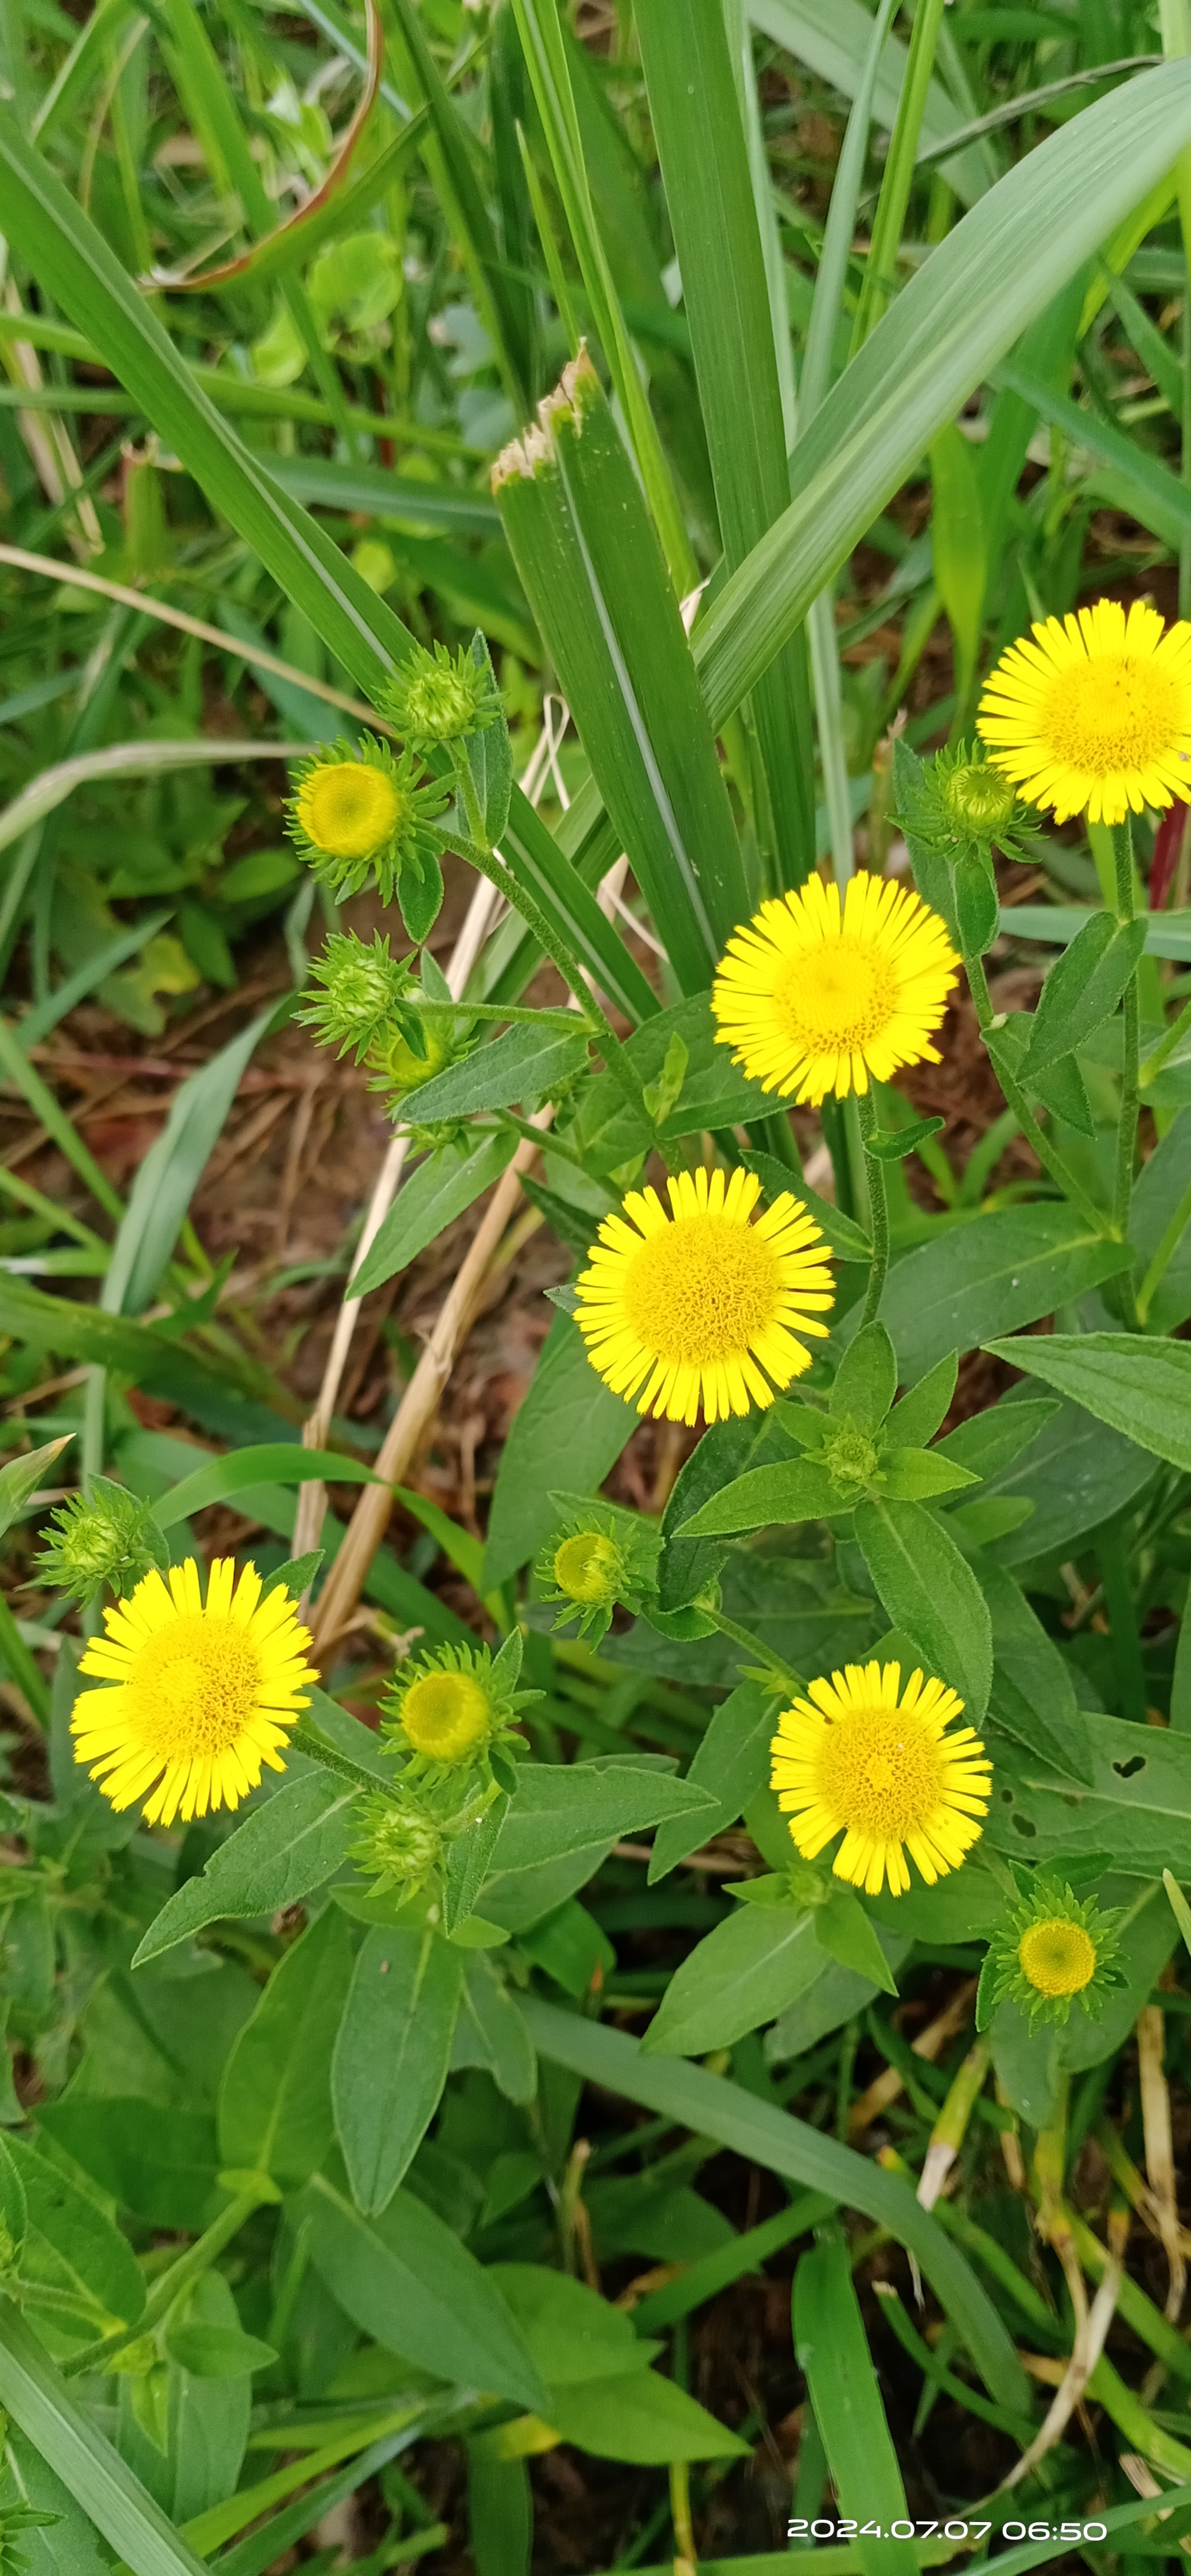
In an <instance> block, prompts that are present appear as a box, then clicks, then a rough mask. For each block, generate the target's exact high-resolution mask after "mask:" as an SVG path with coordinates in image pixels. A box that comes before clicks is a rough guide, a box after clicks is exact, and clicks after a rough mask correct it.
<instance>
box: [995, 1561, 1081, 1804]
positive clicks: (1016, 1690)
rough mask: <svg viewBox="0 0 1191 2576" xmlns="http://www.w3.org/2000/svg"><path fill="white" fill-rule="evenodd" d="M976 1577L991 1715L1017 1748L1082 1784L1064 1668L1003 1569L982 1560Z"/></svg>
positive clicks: (1070, 1687) (1074, 1712) (1077, 1730)
mask: <svg viewBox="0 0 1191 2576" xmlns="http://www.w3.org/2000/svg"><path fill="white" fill-rule="evenodd" d="M976 1574H977V1580H978V1582H979V1585H980V1589H981V1591H982V1592H983V1594H984V1598H985V1600H986V1601H987V1603H988V1611H989V1617H990V1619H991V1621H992V1641H993V1679H992V1690H991V1692H990V1694H989V1710H990V1714H991V1715H992V1716H993V1717H995V1718H996V1720H997V1722H998V1724H999V1725H1001V1726H1004V1727H1006V1728H1007V1729H1008V1731H1009V1733H1010V1734H1011V1735H1013V1736H1014V1737H1016V1739H1017V1742H1018V1743H1019V1744H1024V1745H1025V1746H1026V1747H1027V1749H1028V1750H1029V1751H1030V1752H1033V1753H1040V1754H1041V1755H1042V1756H1043V1759H1044V1760H1045V1761H1047V1762H1050V1763H1053V1765H1054V1768H1055V1769H1056V1771H1062V1772H1065V1773H1066V1774H1067V1775H1068V1777H1069V1778H1071V1779H1074V1780H1079V1781H1081V1782H1083V1783H1084V1784H1085V1785H1086V1783H1087V1782H1088V1781H1089V1780H1090V1778H1091V1772H1090V1770H1089V1757H1088V1751H1087V1744H1086V1741H1085V1733H1084V1728H1083V1724H1082V1721H1081V1718H1080V1714H1079V1709H1078V1707H1077V1704H1076V1698H1075V1685H1074V1683H1073V1681H1072V1678H1071V1673H1070V1669H1069V1667H1068V1665H1067V1664H1066V1663H1065V1662H1064V1660H1063V1657H1062V1655H1061V1654H1060V1653H1059V1649H1058V1647H1057V1646H1056V1645H1055V1643H1054V1640H1053V1638H1051V1637H1048V1635H1047V1633H1046V1630H1045V1628H1044V1627H1043V1625H1042V1622H1041V1620H1040V1619H1039V1618H1037V1617H1036V1616H1035V1613H1034V1612H1033V1611H1032V1610H1031V1608H1030V1605H1029V1602H1028V1601H1027V1600H1026V1597H1025V1594H1024V1593H1023V1592H1022V1591H1021V1590H1020V1589H1019V1587H1018V1585H1017V1584H1016V1583H1015V1582H1014V1581H1013V1579H1012V1577H1011V1576H1010V1575H1008V1574H1006V1573H1005V1571H1004V1569H1003V1567H1001V1566H999V1565H994V1564H992V1563H991V1562H990V1561H989V1559H988V1558H987V1557H986V1558H984V1559H983V1560H982V1561H981V1560H978V1561H977V1566H976ZM1054 1719H1057V1720H1058V1721H1059V1724H1058V1725H1055V1724H1053V1723H1052V1720H1054Z"/></svg>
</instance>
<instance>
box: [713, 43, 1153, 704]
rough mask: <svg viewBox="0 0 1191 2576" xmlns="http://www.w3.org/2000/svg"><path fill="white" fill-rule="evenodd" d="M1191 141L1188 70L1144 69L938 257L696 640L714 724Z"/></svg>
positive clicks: (835, 393) (1006, 185) (813, 440)
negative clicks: (1015, 347)
mask: <svg viewBox="0 0 1191 2576" xmlns="http://www.w3.org/2000/svg"><path fill="white" fill-rule="evenodd" d="M1189 136H1191V63H1187V64H1184V63H1182V62H1179V63H1168V64H1164V65H1163V66H1162V68H1161V69H1160V70H1157V71H1153V72H1146V73H1143V74H1142V76H1141V77H1140V79H1138V80H1136V81H1134V82H1133V83H1131V85H1130V87H1129V88H1128V89H1127V90H1126V91H1120V90H1116V91H1113V92H1112V94H1111V95H1110V96H1109V97H1107V98H1105V99H1102V100H1100V101H1099V102H1098V103H1097V104H1096V105H1095V106H1094V107H1089V108H1088V109H1087V110H1086V111H1085V112H1084V113H1083V114H1082V115H1080V116H1078V117H1076V118H1075V119H1074V120H1073V122H1072V123H1071V124H1070V125H1067V126H1065V127H1064V128H1063V129H1062V131H1061V132H1059V133H1058V134H1055V135H1052V136H1051V137H1050V138H1049V140H1048V141H1047V142H1045V143H1042V144H1040V145H1039V146H1038V149H1037V150H1036V151H1034V152H1031V153H1029V154H1028V155H1027V157H1026V159H1025V160H1024V161H1021V162H1019V163H1018V165H1017V167H1016V168H1015V169H1013V170H1011V171H1010V172H1009V174H1008V176H1007V177H1006V178H1004V179H1002V180H1000V181H999V182H998V185H997V186H996V187H995V188H994V189H992V190H991V191H990V193H989V195H988V196H987V197H985V198H983V199H982V200H981V202H980V204H979V205H978V206H976V207H974V208H973V210H972V212H971V213H970V214H968V215H965V217H964V219H963V221H962V223H960V224H957V225H956V227H955V230H954V231H953V232H951V233H949V234H948V236H947V238H946V240H945V241H944V242H942V243H940V245H939V247H938V249H937V250H936V251H934V252H932V254H931V257H930V259H929V260H928V261H927V262H926V265H925V266H924V267H923V268H922V269H920V270H919V272H918V275H917V276H916V277H915V278H914V279H913V280H912V281H911V283H910V285H909V286H908V287H907V288H906V289H905V292H904V294H902V295H901V296H899V298H898V301H897V303H896V304H895V305H894V306H893V308H892V310H891V311H890V312H889V313H887V314H886V315H885V317H884V320H883V321H882V322H880V323H879V324H878V326H877V328H876V330H875V331H874V332H873V333H872V334H871V336H870V338H869V339H868V340H867V341H866V342H865V345H864V348H863V349H862V350H861V351H860V353H859V355H858V356H857V357H856V358H854V359H853V361H852V363H851V365H850V366H848V367H846V368H845V370H844V373H843V375H842V376H841V377H840V380H839V382H838V384H837V385H836V386H835V387H834V388H833V390H832V392H831V393H830V394H829V395H828V397H827V399H826V401H825V402H824V404H823V405H822V407H821V409H820V410H819V412H818V413H817V414H816V416H815V419H814V420H813V421H812V422H811V424H810V427H809V429H808V431H807V433H806V437H805V438H804V439H803V440H801V441H800V443H799V447H798V449H797V451H796V470H797V474H798V484H799V489H798V493H797V497H796V498H795V500H794V501H793V502H792V503H791V506H790V508H789V509H788V510H787V511H786V513H785V515H784V517H783V518H782V519H780V520H779V521H778V522H777V525H776V526H775V527H773V528H771V529H770V531H769V533H768V535H767V536H766V537H764V538H763V539H762V541H761V543H760V545H758V546H756V547H754V549H753V552H752V554H751V555H750V556H749V558H748V561H747V563H744V564H742V565H741V566H740V568H739V570H738V571H736V572H735V573H733V574H732V575H731V576H730V578H729V580H728V581H727V582H726V583H725V585H724V588H723V590H722V591H721V593H720V595H719V597H718V599H717V601H716V603H715V606H714V607H713V608H712V609H711V611H710V612H709V614H708V616H707V619H706V621H705V622H704V624H703V625H702V626H701V627H700V628H699V629H698V630H697V634H696V642H695V656H696V660H697V661H698V663H699V667H700V671H701V673H702V676H703V682H704V688H705V691H706V695H707V700H708V704H709V707H710V710H711V715H712V721H713V723H716V724H718V723H721V722H722V721H723V719H724V717H725V716H726V715H728V714H729V713H730V712H731V711H732V709H733V708H734V707H737V706H739V704H740V701H741V699H742V698H743V697H745V696H746V695H747V694H748V692H749V690H751V689H752V688H754V687H755V686H756V683H757V679H758V678H759V676H760V674H761V672H762V671H763V670H765V669H766V667H767V665H768V663H769V662H770V660H771V659H772V658H773V656H774V655H775V654H777V653H778V652H780V650H781V648H782V645H783V644H784V643H785V642H786V639H787V637H788V636H789V635H791V634H792V633H793V631H794V629H795V628H796V626H798V624H799V623H800V622H801V620H802V618H803V617H804V616H805V615H806V611H807V608H808V606H809V603H810V601H811V599H813V598H814V596H815V594H816V592H817V591H819V590H822V589H823V588H825V586H826V584H827V582H828V581H829V580H830V579H831V577H832V575H833V574H834V573H835V572H836V571H837V570H838V568H839V566H840V564H841V563H842V562H843V561H844V560H845V558H846V556H847V554H848V552H849V550H850V548H851V547H852V546H853V545H854V544H855V543H856V541H857V539H858V538H859V537H860V536H862V535H863V533H864V531H865V529H866V528H867V527H869V526H870V525H871V524H872V521H873V519H874V517H875V516H876V514H877V512H878V511H879V510H880V509H882V508H883V507H884V505H885V503H886V501H887V500H889V498H890V497H891V495H892V494H893V492H894V491H896V489H897V487H898V485H899V483H900V482H901V481H902V480H903V479H904V477H905V475H906V474H907V473H908V472H909V471H910V469H911V467H912V466H913V465H914V464H915V463H916V461H917V459H918V458H919V457H920V456H921V455H922V453H923V451H924V449H925V448H926V447H928V446H929V444H930V441H931V439H932V438H933V437H934V436H935V433H936V431H937V430H939V429H941V428H942V427H943V425H944V423H945V422H947V421H949V420H951V419H953V418H954V415H955V413H956V412H957V411H958V410H959V408H960V406H961V404H962V403H963V402H965V401H966V399H967V397H968V395H969V394H970V393H971V391H972V389H973V387H974V386H975V385H978V384H979V383H980V382H981V381H982V380H983V379H984V378H985V377H986V376H988V375H989V374H990V373H991V371H992V369H993V368H994V367H995V366H997V365H998V363H999V362H1000V360H1001V359H1002V358H1003V357H1005V356H1006V354H1007V352H1008V350H1009V349H1010V347H1011V346H1012V344H1013V342H1014V340H1016V339H1017V338H1018V337H1019V336H1020V334H1021V332H1022V331H1023V330H1024V329H1025V327H1026V325H1027V323H1029V322H1030V321H1031V320H1032V319H1033V317H1034V315H1035V314H1037V313H1039V312H1041V311H1042V309H1043V307H1044V306H1045V305H1046V304H1048V303H1049V302H1050V301H1051V299H1052V297H1053V296H1054V295H1055V294H1056V293H1057V292H1058V290H1059V288H1060V287H1061V286H1062V285H1063V283H1064V282H1065V280H1066V279H1067V278H1068V277H1069V276H1070V275H1071V274H1072V272H1073V271H1074V270H1075V269H1076V268H1078V266H1079V265H1080V263H1081V261H1083V260H1084V259H1086V258H1088V257H1089V256H1090V254H1091V252H1092V251H1093V250H1094V249H1095V248H1096V246H1097V243H1098V242H1099V241H1100V240H1102V239H1103V237H1104V234H1105V233H1106V232H1108V231H1109V230H1111V228H1112V226H1113V224H1114V223H1115V222H1116V221H1117V220H1118V219H1119V218H1120V217H1121V216H1122V215H1124V214H1125V213H1127V212H1128V209H1129V207H1130V206H1131V205H1133V204H1135V203H1136V202H1137V199H1138V198H1139V196H1142V195H1144V194H1145V192H1146V190H1147V189H1148V188H1149V187H1150V186H1151V185H1152V184H1153V182H1154V181H1155V180H1156V179H1157V178H1158V177H1159V176H1160V175H1161V173H1162V172H1163V171H1164V170H1166V169H1168V168H1169V165H1170V162H1171V160H1172V159H1173V157H1174V155H1175V154H1176V153H1177V152H1178V151H1179V150H1180V148H1181V147H1182V146H1183V144H1184V143H1185V142H1186V140H1187V138H1188V137H1189ZM1134 453H1136V451H1134Z"/></svg>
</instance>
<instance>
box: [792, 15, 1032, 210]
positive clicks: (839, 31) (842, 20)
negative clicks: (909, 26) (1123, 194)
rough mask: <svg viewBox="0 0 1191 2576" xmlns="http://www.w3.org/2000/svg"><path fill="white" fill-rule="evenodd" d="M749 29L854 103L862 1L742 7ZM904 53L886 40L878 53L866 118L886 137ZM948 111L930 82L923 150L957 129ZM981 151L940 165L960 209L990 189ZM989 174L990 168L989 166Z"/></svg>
mask: <svg viewBox="0 0 1191 2576" xmlns="http://www.w3.org/2000/svg"><path fill="white" fill-rule="evenodd" d="M748 15H749V18H750V20H751V22H752V24H753V26H754V27H756V28H758V29H759V30H760V31H761V32H762V33H763V34H764V35H766V36H768V37H769V38H770V40H771V42H772V43H773V44H775V45H780V46H781V47H782V49H783V51H784V52H786V53H788V54H793V56H794V58H795V60H796V61H797V62H800V63H805V64H806V65H807V67H808V69H809V70H810V71H812V72H815V73H817V74H818V77H819V79H820V80H822V81H825V82H826V84H827V86H828V88H829V89H833V90H838V92H839V94H840V96H841V98H855V97H856V95H857V92H858V91H859V89H860V85H861V80H862V76H863V73H864V67H865V61H866V57H867V54H868V50H869V46H870V45H871V42H872V33H873V22H872V19H871V17H870V16H869V13H868V10H867V9H866V8H864V7H863V6H862V5H861V0H749V10H748ZM907 59H908V56H907V48H906V46H905V45H904V44H903V43H902V42H901V40H900V38H899V37H897V36H889V37H887V39H886V42H885V45H884V47H883V49H882V52H881V59H880V62H879V64H878V66H877V75H876V82H875V85H874V89H873V117H874V121H875V122H876V124H877V125H878V126H883V127H884V128H885V129H886V130H887V131H888V132H890V133H892V131H893V127H894V124H895V122H896V119H897V109H898V101H899V99H900V97H901V92H902V84H903V82H904V80H905V76H906V63H907ZM957 121H958V120H957V117H956V111H955V107H954V104H953V102H952V100H951V99H950V98H949V97H948V94H947V91H946V89H945V88H944V86H943V83H942V81H940V80H935V79H932V80H931V82H930V84H929V87H928V89H927V94H926V104H925V107H924V109H923V115H922V128H921V137H922V143H923V145H924V146H926V145H929V144H938V143H945V142H946V140H947V137H948V135H949V134H954V132H955V129H956V124H957ZM987 149H988V147H987V145H985V146H984V147H983V149H981V148H980V147H979V146H977V145H974V144H973V145H969V147H968V149H967V150H966V151H965V152H957V153H956V154H955V155H954V158H953V159H951V160H950V161H947V162H945V163H944V164H943V175H944V177H945V178H946V179H947V181H948V183H949V185H950V186H951V187H953V188H954V190H955V192H956V195H957V196H958V197H959V198H960V199H961V200H962V202H963V203H964V205H970V204H971V203H972V200H973V198H974V197H978V196H979V195H980V194H981V192H982V190H983V189H985V188H987V186H988V184H989V168H988V164H987V159H986V155H987ZM993 166H994V167H995V164H994V165H993Z"/></svg>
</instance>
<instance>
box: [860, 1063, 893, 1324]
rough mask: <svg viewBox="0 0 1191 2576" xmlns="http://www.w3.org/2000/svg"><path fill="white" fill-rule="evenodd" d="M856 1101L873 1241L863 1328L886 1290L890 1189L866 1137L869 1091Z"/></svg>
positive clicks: (873, 1116)
mask: <svg viewBox="0 0 1191 2576" xmlns="http://www.w3.org/2000/svg"><path fill="white" fill-rule="evenodd" d="M856 1105H857V1109H858V1111H859V1115H860V1133H861V1137H862V1138H863V1141H864V1168H865V1177H866V1179H867V1181H868V1205H869V1217H870V1220H871V1232H872V1243H873V1258H872V1267H871V1269H870V1271H869V1274H868V1293H867V1295H866V1297H865V1300H864V1313H863V1315H862V1316H861V1319H860V1328H861V1331H862V1332H863V1330H864V1327H865V1325H866V1324H873V1323H875V1322H876V1319H877V1314H878V1312H879V1309H880V1304H881V1299H882V1297H883V1295H884V1293H885V1277H886V1273H887V1271H888V1268H889V1193H888V1190H887V1188H886V1186H885V1166H884V1164H883V1163H882V1162H881V1160H880V1158H879V1156H878V1155H876V1154H870V1152H869V1150H868V1147H869V1138H870V1136H874V1135H875V1134H876V1130H877V1112H876V1107H875V1105H874V1102H873V1095H872V1091H871V1090H868V1091H861V1092H859V1093H858V1094H857V1104H856Z"/></svg>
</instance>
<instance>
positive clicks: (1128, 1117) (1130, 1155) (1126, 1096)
mask: <svg viewBox="0 0 1191 2576" xmlns="http://www.w3.org/2000/svg"><path fill="white" fill-rule="evenodd" d="M1112 856H1113V867H1114V869H1115V872H1116V896H1117V920H1118V921H1119V922H1120V924H1121V927H1122V929H1126V928H1127V927H1128V925H1129V923H1130V922H1131V921H1132V920H1133V832H1132V828H1131V825H1130V822H1129V818H1128V816H1127V815H1126V818H1125V820H1124V822H1123V823H1114V824H1113V827H1112ZM1124 1022H1125V1036H1124V1058H1123V1062H1122V1066H1121V1113H1120V1122H1119V1124H1118V1127H1117V1169H1116V1186H1115V1188H1114V1191H1113V1202H1112V1230H1113V1233H1114V1234H1115V1236H1116V1238H1117V1241H1118V1242H1119V1243H1124V1242H1126V1241H1127V1239H1128V1234H1129V1205H1130V1201H1131V1199H1132V1196H1133V1166H1134V1163H1135V1161H1136V1159H1137V1119H1138V1107H1139V1102H1138V1072H1139V1064H1140V1054H1141V1050H1140V1045H1139V1034H1140V1015H1139V1010H1138V1000H1137V970H1136V968H1134V971H1133V973H1132V975H1131V976H1130V978H1129V981H1128V983H1127V984H1126V986H1125V999H1124ZM1127 1304H1128V1306H1129V1308H1130V1310H1131V1311H1130V1314H1129V1315H1128V1317H1127V1318H1126V1320H1127V1321H1129V1322H1135V1321H1136V1307H1135V1305H1134V1301H1133V1291H1132V1287H1129V1289H1128V1295H1127Z"/></svg>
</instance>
